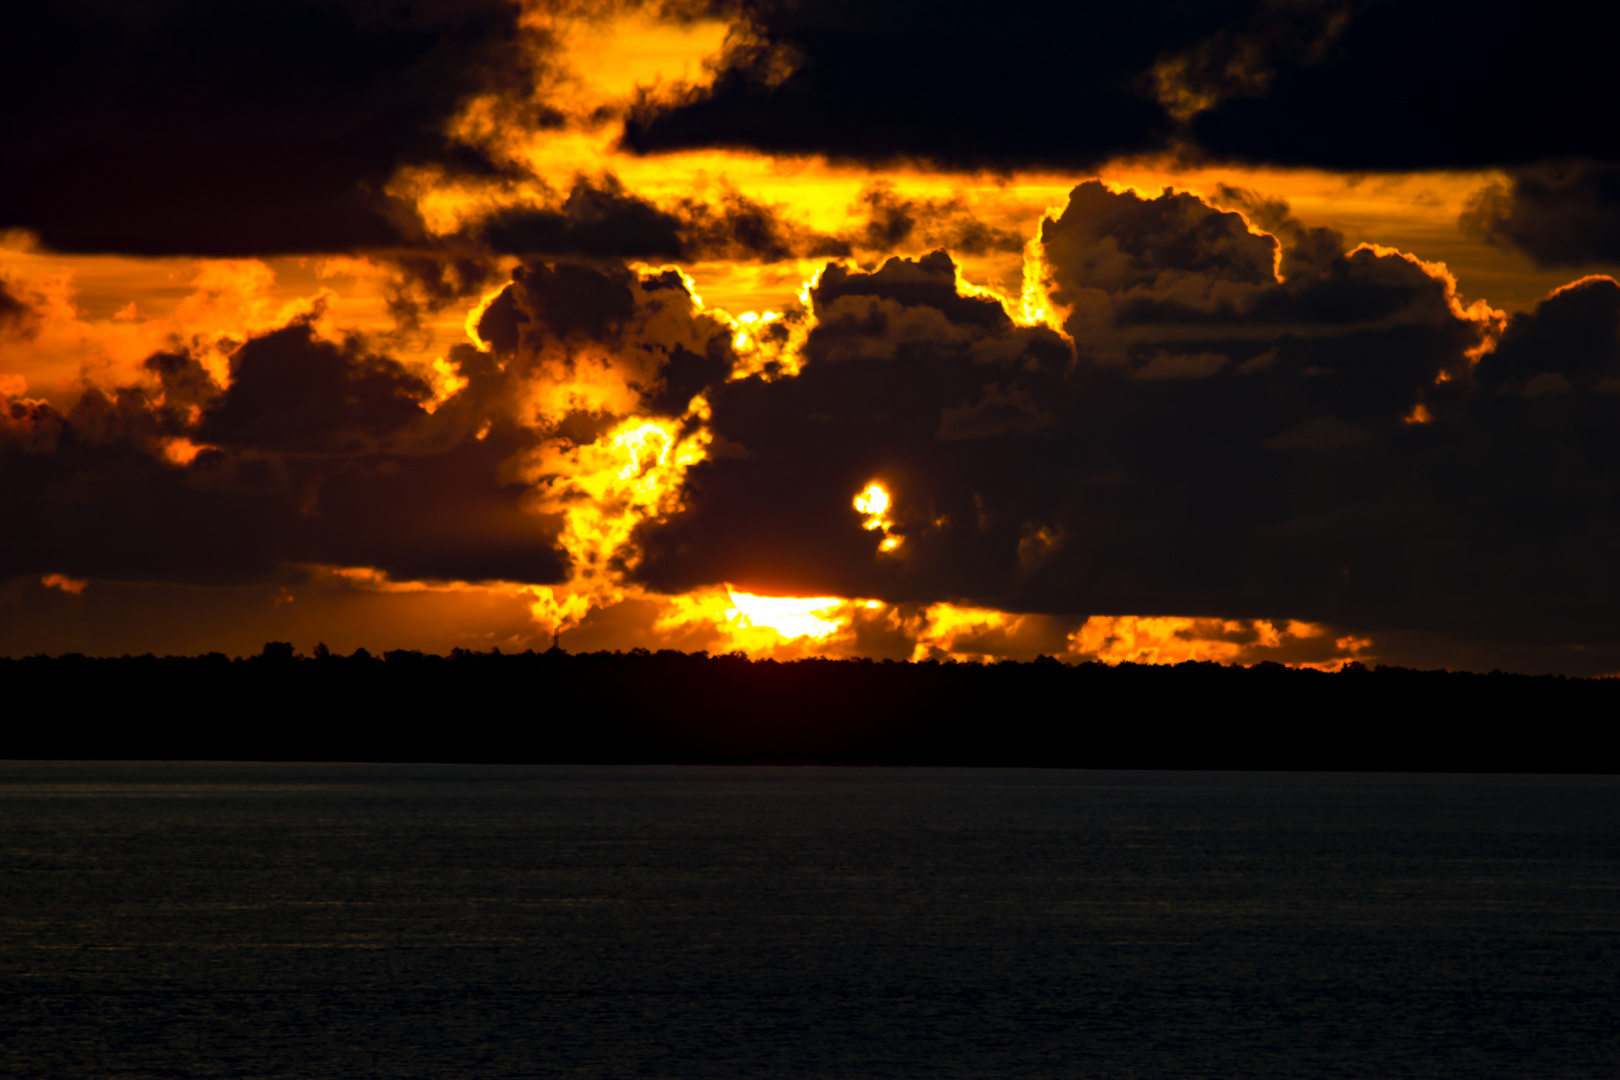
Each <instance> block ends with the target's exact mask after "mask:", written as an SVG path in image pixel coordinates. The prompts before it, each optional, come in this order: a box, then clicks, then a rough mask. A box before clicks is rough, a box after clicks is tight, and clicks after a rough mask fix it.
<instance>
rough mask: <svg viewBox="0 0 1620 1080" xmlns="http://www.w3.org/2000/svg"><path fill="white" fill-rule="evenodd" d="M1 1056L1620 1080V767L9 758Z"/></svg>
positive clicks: (1, 845)
mask: <svg viewBox="0 0 1620 1080" xmlns="http://www.w3.org/2000/svg"><path fill="white" fill-rule="evenodd" d="M0 1075H4V1076H7V1077H16V1078H24V1077H27V1078H32V1077H50V1078H53V1080H63V1078H74V1077H94V1078H98V1080H99V1078H113V1077H118V1078H132V1077H232V1078H242V1077H288V1078H294V1077H296V1078H300V1080H310V1078H317V1077H378V1078H403V1077H434V1078H459V1077H480V1078H482V1077H492V1078H493V1077H683V1078H684V1077H717V1078H727V1080H737V1078H749V1077H850V1078H869V1077H930V1078H933V1077H1004V1076H1005V1077H1012V1076H1018V1077H1144V1078H1146V1077H1152V1078H1163V1077H1220V1078H1234V1077H1248V1076H1254V1077H1344V1076H1355V1077H1379V1078H1386V1077H1497V1076H1500V1077H1535V1078H1542V1077H1614V1076H1620V779H1617V778H1603V777H1506V776H1397V775H1299V774H1210V773H1202V774H1199V773H1106V772H1066V771H1042V770H1006V771H1002V770H925V769H820V768H818V769H809V768H799V769H794V768H776V769H772V768H760V769H744V768H612V767H608V768H570V767H532V768H531V767H469V766H455V767H425V766H377V765H247V764H244V765H218V764H174V765H152V764H33V763H9V764H6V763H0Z"/></svg>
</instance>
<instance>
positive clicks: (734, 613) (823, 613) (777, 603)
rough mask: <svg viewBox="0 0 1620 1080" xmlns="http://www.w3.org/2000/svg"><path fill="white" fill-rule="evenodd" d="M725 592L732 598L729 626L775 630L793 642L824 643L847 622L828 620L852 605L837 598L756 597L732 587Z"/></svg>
mask: <svg viewBox="0 0 1620 1080" xmlns="http://www.w3.org/2000/svg"><path fill="white" fill-rule="evenodd" d="M726 592H727V594H728V595H729V596H730V597H731V607H729V608H727V609H726V612H725V617H726V620H727V621H728V622H732V623H735V624H736V625H737V626H738V627H739V628H741V629H747V628H749V627H762V628H766V629H770V630H775V631H776V632H777V633H778V634H780V635H781V636H782V637H784V638H786V639H788V640H790V641H791V640H793V639H794V638H800V637H811V638H815V639H816V640H818V641H820V640H823V639H825V638H826V637H828V636H829V635H831V634H832V633H833V632H834V631H836V630H837V629H838V628H839V627H840V626H842V625H843V624H844V622H845V620H844V619H838V618H830V617H829V616H830V615H831V613H832V612H835V611H837V610H838V609H839V608H842V607H844V606H845V605H846V604H848V603H849V601H847V600H843V599H840V598H839V597H836V596H806V597H800V596H756V595H754V594H753V593H746V592H738V591H737V590H735V589H733V588H731V587H730V586H729V585H728V586H726Z"/></svg>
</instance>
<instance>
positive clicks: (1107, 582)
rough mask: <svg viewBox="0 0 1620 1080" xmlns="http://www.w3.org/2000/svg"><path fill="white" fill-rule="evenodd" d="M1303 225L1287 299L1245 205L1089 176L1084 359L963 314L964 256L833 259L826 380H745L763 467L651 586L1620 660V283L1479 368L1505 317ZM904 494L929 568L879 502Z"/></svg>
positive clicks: (1576, 296)
mask: <svg viewBox="0 0 1620 1080" xmlns="http://www.w3.org/2000/svg"><path fill="white" fill-rule="evenodd" d="M1279 231H1281V232H1283V233H1285V234H1286V233H1288V232H1289V231H1292V232H1293V235H1292V236H1291V237H1290V242H1291V247H1289V249H1288V250H1287V251H1286V252H1285V254H1284V257H1283V259H1282V270H1283V273H1284V275H1285V277H1284V280H1283V281H1281V282H1278V281H1277V280H1275V279H1274V278H1273V276H1272V256H1273V250H1274V248H1273V243H1272V241H1271V240H1270V239H1269V238H1265V237H1258V236H1255V235H1252V234H1250V233H1249V232H1248V231H1247V230H1246V229H1245V227H1244V226H1243V224H1242V222H1241V220H1240V219H1239V218H1238V217H1237V216H1236V215H1235V214H1222V213H1219V212H1216V211H1215V210H1213V209H1211V208H1210V207H1208V206H1206V205H1204V204H1203V203H1201V202H1199V201H1198V200H1197V199H1194V198H1193V197H1191V196H1186V195H1171V194H1166V195H1164V196H1162V197H1160V198H1157V199H1152V200H1141V199H1138V198H1137V197H1135V196H1133V195H1130V194H1122V195H1113V194H1110V193H1108V192H1107V191H1106V190H1105V189H1103V188H1102V187H1101V186H1100V185H1097V184H1087V185H1083V186H1082V187H1080V188H1079V189H1077V190H1076V192H1075V193H1074V196H1073V198H1072V199H1071V202H1070V204H1069V207H1068V209H1067V211H1066V212H1065V213H1064V214H1063V216H1062V217H1061V218H1059V219H1058V220H1055V221H1053V220H1048V221H1047V222H1046V224H1045V226H1044V228H1043V233H1042V236H1043V240H1044V244H1045V250H1046V253H1047V256H1048V259H1049V261H1050V263H1051V266H1052V285H1053V296H1054V298H1055V299H1056V300H1058V301H1059V302H1062V303H1064V304H1066V305H1072V308H1073V315H1072V316H1071V317H1070V319H1069V321H1068V323H1067V325H1066V329H1067V330H1068V331H1069V332H1070V333H1072V334H1073V335H1074V338H1075V340H1076V342H1077V344H1078V355H1077V356H1073V355H1071V353H1070V350H1069V347H1068V345H1067V343H1066V342H1064V341H1063V340H1062V339H1061V338H1059V337H1058V335H1056V334H1055V333H1053V332H1051V331H1049V330H1045V329H1027V328H1021V327H1017V326H1015V325H1013V324H1012V323H1011V321H1010V320H1008V319H1007V318H1006V316H1005V315H1004V313H1002V311H1001V310H1000V308H999V307H998V306H997V305H994V304H991V303H987V302H982V301H977V300H972V299H967V298H962V297H958V296H956V295H955V292H954V289H953V288H952V284H951V281H952V268H951V266H950V263H949V261H948V259H947V258H946V257H945V256H944V255H943V254H940V255H935V256H931V257H929V258H927V259H923V260H919V261H917V262H904V261H892V262H890V263H888V264H887V265H885V266H884V267H883V268H882V269H880V270H878V271H877V272H875V273H871V274H848V273H844V272H842V271H836V272H835V271H829V272H828V274H827V275H826V276H824V277H823V279H822V283H821V287H820V288H819V289H818V290H817V292H816V294H815V302H816V307H817V314H818V316H819V318H820V324H819V325H818V327H817V328H816V329H815V331H814V332H813V333H812V334H811V336H810V340H809V343H808V345H807V354H808V356H809V362H808V363H807V364H806V366H805V369H804V371H803V372H802V373H801V374H800V375H799V376H798V377H797V378H794V379H788V380H781V381H778V382H773V383H761V382H759V381H756V380H745V381H742V382H736V383H728V384H726V385H724V386H722V387H719V388H716V390H715V391H714V392H713V395H712V401H713V403H714V410H715V412H714V424H715V428H716V431H717V432H718V434H719V435H720V436H722V437H723V438H724V439H725V440H727V442H728V444H735V446H736V447H738V448H740V449H738V450H737V451H736V452H735V453H734V454H733V455H732V456H728V457H726V458H724V459H719V460H715V461H712V462H709V463H705V464H703V465H701V466H699V467H698V468H697V469H695V470H694V472H693V475H692V478H691V484H690V490H691V495H690V500H689V501H690V509H689V511H688V512H687V513H686V514H684V515H682V516H681V517H679V518H677V519H676V520H674V521H672V522H671V523H669V524H668V525H666V526H663V527H660V528H653V529H649V530H648V531H647V534H646V536H645V543H646V547H647V550H648V559H647V562H646V564H645V566H644V568H643V571H642V572H643V574H644V575H645V577H646V579H647V580H648V581H649V582H651V583H652V584H654V585H655V586H657V587H660V588H664V589H670V590H676V589H682V588H685V587H688V586H690V585H693V584H696V583H698V582H700V581H713V580H720V579H727V580H734V581H739V582H741V583H743V584H751V585H754V586H757V587H758V588H760V589H761V591H770V590H772V589H774V590H777V591H781V592H797V593H801V594H802V593H822V592H831V593H837V594H842V595H860V596H867V595H871V596H880V597H883V598H885V599H889V600H932V599H952V600H956V601H958V602H969V603H975V604H982V605H985V606H992V607H998V608H1002V609H1004V610H1016V611H1045V612H1066V613H1093V612H1094V613H1125V612H1131V613H1143V614H1150V613H1164V614H1170V613H1176V614H1204V615H1212V616H1216V615H1218V616H1225V617H1241V616H1256V617H1261V616H1264V617H1278V616H1286V617H1293V618H1301V619H1308V620H1315V621H1321V622H1325V623H1328V624H1330V625H1332V626H1334V627H1338V628H1342V629H1345V630H1351V631H1395V630H1413V631H1422V632H1426V633H1434V634H1440V635H1446V636H1451V635H1456V636H1458V637H1462V638H1468V637H1484V638H1490V639H1495V640H1500V641H1536V642H1549V643H1550V642H1592V643H1596V642H1606V641H1610V640H1612V639H1613V638H1614V630H1613V626H1612V619H1611V617H1610V616H1611V613H1612V611H1613V610H1614V605H1615V602H1616V600H1617V599H1620V595H1617V589H1620V580H1617V575H1616V573H1615V571H1614V565H1615V564H1614V561H1613V555H1612V552H1613V544H1614V537H1615V535H1616V533H1615V530H1616V526H1617V524H1620V519H1617V511H1620V507H1617V505H1616V502H1615V493H1616V490H1617V488H1616V485H1617V482H1620V443H1617V441H1616V437H1615V435H1614V431H1615V430H1617V429H1616V427H1615V421H1616V420H1617V419H1620V415H1617V410H1620V396H1616V391H1620V367H1616V364H1617V362H1620V352H1617V339H1616V327H1617V316H1620V287H1617V286H1616V285H1615V284H1614V283H1613V282H1612V281H1609V280H1607V279H1594V280H1591V281H1588V282H1584V283H1581V284H1578V285H1575V286H1572V287H1570V288H1569V289H1567V290H1564V291H1563V292H1561V293H1559V294H1558V295H1556V296H1553V297H1551V298H1549V299H1548V300H1546V301H1544V302H1543V303H1542V304H1541V305H1539V307H1538V308H1537V309H1536V310H1535V311H1533V312H1528V313H1524V314H1521V315H1518V316H1515V317H1514V318H1513V319H1512V320H1511V322H1510V323H1509V324H1508V326H1507V328H1506V331H1505V333H1504V334H1503V338H1502V343H1501V345H1500V346H1499V347H1498V348H1497V349H1496V350H1495V351H1494V352H1491V353H1487V354H1486V356H1485V358H1484V359H1483V361H1481V362H1480V363H1479V365H1478V366H1477V367H1473V366H1472V365H1471V364H1470V361H1469V358H1468V356H1467V355H1466V354H1467V353H1468V352H1469V350H1473V349H1476V348H1478V347H1479V346H1480V345H1481V344H1482V341H1483V339H1482V336H1481V333H1482V327H1481V324H1479V323H1476V322H1474V321H1471V320H1469V319H1466V318H1462V317H1460V316H1459V314H1458V313H1457V312H1456V311H1455V310H1454V308H1453V305H1452V304H1451V302H1450V300H1449V298H1448V296H1447V289H1446V286H1445V283H1443V282H1441V281H1439V280H1437V279H1435V278H1433V277H1431V276H1429V275H1428V274H1427V273H1426V272H1424V271H1423V270H1422V269H1421V268H1420V267H1418V266H1417V265H1415V264H1413V263H1412V262H1409V261H1407V260H1406V259H1403V258H1401V257H1398V256H1394V255H1384V256H1380V255H1377V254H1375V253H1373V252H1372V251H1369V250H1361V251H1354V252H1346V251H1345V250H1344V248H1343V245H1342V244H1341V243H1340V242H1339V241H1338V238H1337V237H1335V236H1333V235H1332V234H1330V233H1326V232H1324V231H1320V230H1317V231H1309V230H1304V229H1301V228H1299V227H1298V226H1297V225H1294V224H1292V223H1289V222H1284V223H1283V226H1279ZM1420 407H1421V408H1420ZM1420 418H1426V419H1427V422H1423V423H1419V422H1414V421H1415V420H1417V419H1420ZM742 449H746V451H747V453H746V456H744V455H743V454H742ZM874 478H881V479H883V480H884V481H885V482H886V483H888V484H889V485H890V487H891V489H892V490H893V491H894V493H895V495H896V500H897V507H896V510H895V513H894V516H895V518H896V521H897V523H898V524H897V528H898V530H899V531H900V532H902V533H903V534H904V536H905V542H904V545H903V546H902V549H901V552H900V557H896V558H886V557H881V556H878V555H877V554H876V553H875V547H876V537H875V536H874V534H873V533H871V532H866V531H863V530H862V529H861V528H860V519H859V515H857V514H855V513H854V511H853V510H852V509H851V505H850V500H851V497H852V495H853V494H854V493H855V492H857V491H859V490H860V489H861V488H862V487H863V486H864V485H865V484H866V483H867V482H868V481H869V480H872V479H874Z"/></svg>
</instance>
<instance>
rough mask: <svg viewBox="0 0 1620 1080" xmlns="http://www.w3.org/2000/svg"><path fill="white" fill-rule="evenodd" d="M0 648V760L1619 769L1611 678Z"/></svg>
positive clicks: (1043, 661)
mask: <svg viewBox="0 0 1620 1080" xmlns="http://www.w3.org/2000/svg"><path fill="white" fill-rule="evenodd" d="M316 653H317V655H316V656H315V657H303V656H301V655H296V654H295V653H294V651H293V647H292V646H291V645H288V644H285V643H280V642H272V643H269V644H267V645H266V646H265V648H264V651H263V652H262V653H261V654H260V655H258V656H255V657H250V658H246V659H235V660H233V659H231V658H229V657H226V656H224V655H223V654H219V653H211V654H208V655H204V656H198V657H161V658H160V657H155V656H125V657H120V658H105V659H97V658H92V657H85V656H80V655H66V656H59V657H45V656H35V657H27V658H23V659H0V680H3V685H4V686H5V687H6V688H7V689H6V698H7V700H8V705H9V706H10V707H9V708H8V709H6V711H5V719H4V720H3V721H0V758H13V759H22V758H33V759H81V760H91V759H165V760H169V759H172V760H250V761H400V762H405V761H415V762H425V761H432V762H506V763H615V762H618V763H660V762H662V763H694V764H695V763H782V764H873V765H877V764H884V765H895V764H913V765H982V766H1049V767H1060V768H1164V769H1297V770H1392V771H1445V772H1586V773H1593V772H1600V773H1613V772H1617V771H1620V753H1617V752H1616V750H1615V749H1614V746H1615V741H1614V739H1613V738H1612V734H1611V729H1612V727H1613V725H1614V723H1615V717H1616V715H1620V679H1613V678H1605V679H1575V678H1565V677H1562V676H1527V675H1514V674H1505V673H1501V672H1492V673H1491V674H1488V675H1479V674H1468V673H1455V672H1445V671H1414V670H1410V669H1405V668H1395V667H1382V666H1380V667H1377V668H1366V667H1363V666H1361V665H1359V664H1352V665H1350V666H1349V667H1347V668H1345V669H1344V670H1341V671H1339V672H1336V673H1331V674H1330V673H1325V672H1320V671H1314V670H1308V669H1303V670H1302V669H1294V668H1288V667H1283V666H1281V665H1278V664H1258V665H1255V666H1252V667H1241V666H1236V665H1234V666H1223V665H1221V664H1217V663H1212V662H1205V663H1195V662H1188V663H1183V664H1177V665H1158V666H1156V665H1145V664H1119V665H1112V666H1111V665H1106V664H1099V663H1087V664H1076V665H1068V664H1064V663H1061V662H1059V661H1058V660H1056V659H1052V658H1049V657H1042V658H1039V659H1037V660H1035V661H1032V662H1028V663H1016V662H1012V661H1003V662H1001V663H994V664H976V663H939V662H934V661H927V662H921V663H897V662H895V661H871V660H820V659H811V660H795V661H791V662H786V663H779V662H776V661H772V660H756V661H750V660H748V659H747V658H746V657H744V656H743V655H742V654H740V653H736V654H731V655H726V656H710V655H708V654H706V653H693V654H688V653H680V652H673V651H662V652H656V653H653V652H648V651H646V650H644V649H636V650H632V651H630V652H628V653H621V652H613V653H607V652H599V653H581V654H570V653H567V652H564V651H562V650H560V649H555V648H554V649H552V650H550V651H548V652H543V653H537V652H532V651H531V652H525V653H521V654H503V653H501V652H500V651H499V650H492V651H490V652H469V651H465V650H460V649H458V650H455V651H453V652H452V653H451V654H450V655H449V656H447V657H443V656H434V655H427V654H423V653H420V652H414V651H405V650H399V651H394V652H388V653H385V654H383V655H382V656H373V655H371V654H369V653H367V652H366V651H365V650H364V649H361V650H358V651H356V653H355V654H354V655H352V656H348V657H342V656H337V655H332V654H330V653H328V652H326V650H325V649H324V648H318V649H317V650H316Z"/></svg>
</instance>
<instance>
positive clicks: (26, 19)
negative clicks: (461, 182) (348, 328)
mask: <svg viewBox="0 0 1620 1080" xmlns="http://www.w3.org/2000/svg"><path fill="white" fill-rule="evenodd" d="M518 14H519V7H518V5H517V4H516V3H513V2H510V0H455V2H450V0H435V2H429V3H404V2H399V0H318V2H310V3H296V4H290V3H282V2H278V0H233V2H231V3H226V4H219V3H209V2H206V0H136V2H132V3H105V2H98V0H72V2H68V3H51V4H20V5H12V6H11V7H10V8H8V10H7V14H6V27H5V29H6V43H7V49H6V63H5V64H4V65H0V127H3V129H4V131H5V132H6V137H5V139H4V141H3V143H0V229H3V228H23V229H29V230H32V231H34V232H36V233H38V234H39V236H40V237H41V239H42V241H43V242H44V243H45V244H46V245H47V246H49V247H52V248H55V249H57V250H62V251H96V252H101V251H117V252H124V253H129V254H141V255H154V254H194V255H266V254H275V253H280V252H304V251H340V250H349V249H353V248H356V247H364V246H385V245H390V244H397V243H399V242H400V241H401V239H402V238H406V239H409V238H411V237H413V236H414V235H415V232H416V229H415V222H414V219H413V217H412V214H411V211H410V210H409V209H408V208H407V207H403V206H400V205H393V204H390V202H389V200H387V199H386V198H384V197H383V195H382V188H383V185H385V184H386V183H387V181H388V180H389V178H390V177H391V176H392V175H393V174H394V172H395V170H396V169H397V168H398V167H399V166H401V165H405V164H412V163H416V164H437V165H440V166H442V167H444V168H446V169H448V170H451V171H460V172H468V171H471V172H483V173H489V172H491V171H493V170H494V169H495V168H496V166H495V165H494V164H493V163H491V162H489V161H488V160H486V159H484V158H483V157H482V156H481V155H480V154H479V153H478V152H476V151H474V150H472V149H470V148H468V147H465V146H458V145H451V144H449V143H447V141H446V139H445V136H444V135H443V134H442V132H443V130H444V127H445V124H446V122H447V121H448V120H449V119H450V118H451V116H452V115H453V114H454V113H455V111H456V109H457V107H458V106H459V105H460V103H461V102H462V101H463V100H464V99H465V98H466V97H467V96H468V95H470V94H472V93H474V92H476V91H478V90H479V89H481V88H485V87H489V86H492V85H504V84H506V83H512V84H513V86H514V87H519V86H521V84H522V82H523V78H524V73H525V72H527V71H529V70H530V69H531V65H530V61H529V59H528V56H529V55H530V53H529V52H528V51H526V50H525V48H523V47H522V46H523V43H522V40H521V39H522V31H521V30H520V28H519V25H518Z"/></svg>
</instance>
